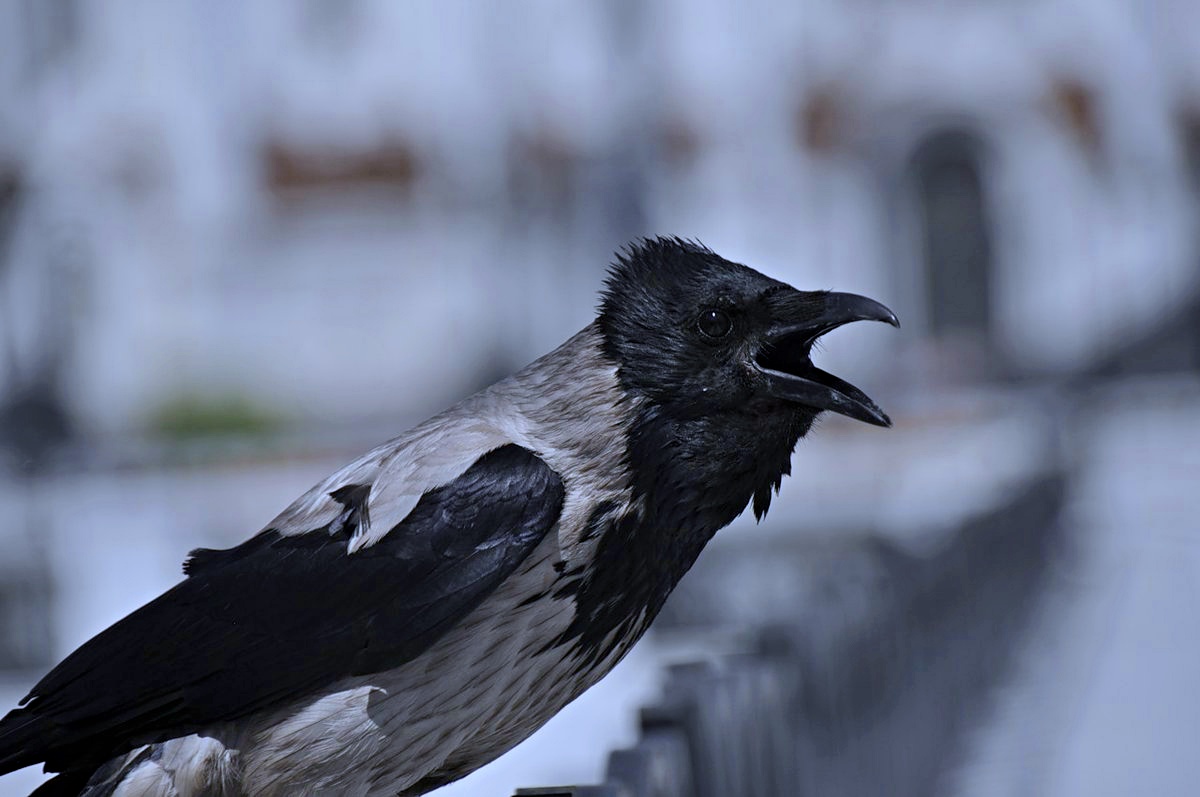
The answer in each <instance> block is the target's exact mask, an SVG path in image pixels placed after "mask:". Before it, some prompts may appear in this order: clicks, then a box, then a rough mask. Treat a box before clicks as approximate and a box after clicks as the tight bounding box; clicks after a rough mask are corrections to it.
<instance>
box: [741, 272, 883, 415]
mask: <svg viewBox="0 0 1200 797" xmlns="http://www.w3.org/2000/svg"><path fill="white" fill-rule="evenodd" d="M789 316H790V317H791V318H792V319H796V320H792V321H789V320H788V319H789ZM777 317H778V318H780V321H781V323H780V324H779V325H778V326H777V327H776V328H774V329H772V330H771V331H770V332H769V333H768V335H767V343H766V345H765V346H764V347H763V350H762V351H761V352H760V353H759V355H758V357H757V358H755V367H756V368H757V370H758V371H759V372H760V373H761V375H762V378H763V380H764V382H765V390H766V392H767V393H768V394H769V395H771V396H774V397H775V398H779V399H783V400H784V401H790V402H793V403H796V404H802V405H804V406H806V407H811V408H812V409H816V410H829V411H830V412H836V413H838V414H839V415H845V416H846V417H848V418H854V419H855V420H859V421H863V422H865V423H870V424H874V425H875V426H891V425H892V421H891V419H890V418H889V417H888V416H887V413H885V412H884V411H883V410H881V409H880V408H879V406H878V405H877V404H876V403H875V402H874V401H872V400H871V399H870V398H869V397H868V396H867V394H866V393H864V392H862V391H861V390H859V389H858V388H857V387H855V386H854V385H852V384H850V383H849V382H844V381H842V380H841V379H839V378H837V377H836V376H834V375H833V374H829V373H826V372H825V371H822V370H821V369H819V368H817V367H816V366H814V365H813V364H812V360H811V359H810V355H811V353H812V346H813V343H814V342H815V341H816V340H817V338H819V337H821V336H822V335H824V334H825V333H827V332H829V331H831V330H834V329H837V328H838V327H840V326H842V325H843V324H848V323H850V322H851V321H883V322H885V323H888V324H891V325H892V326H894V327H898V326H900V321H899V320H898V319H897V318H896V314H895V313H893V312H892V311H891V310H889V309H888V308H887V307H884V306H883V305H882V304H880V303H879V302H877V301H875V300H874V299H868V298H866V297H865V296H857V295H855V294H853V293H825V294H816V295H814V294H804V293H801V292H800V291H796V292H795V297H793V298H784V299H783V300H782V301H781V302H780V305H779V307H778V310H777ZM801 319H802V320H801Z"/></svg>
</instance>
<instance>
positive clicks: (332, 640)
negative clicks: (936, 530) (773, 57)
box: [0, 238, 897, 797]
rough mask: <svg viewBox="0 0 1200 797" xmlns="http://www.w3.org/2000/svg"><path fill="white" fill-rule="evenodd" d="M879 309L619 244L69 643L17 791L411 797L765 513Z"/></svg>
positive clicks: (615, 656)
mask: <svg viewBox="0 0 1200 797" xmlns="http://www.w3.org/2000/svg"><path fill="white" fill-rule="evenodd" d="M858 320H874V321H885V322H887V323H890V324H893V325H897V321H896V316H895V315H894V314H893V313H892V312H891V311H890V310H888V309H887V308H886V307H884V306H883V305H881V304H879V303H878V302H875V301H872V300H871V299H866V298H863V297H861V296H855V295H851V294H845V293H829V292H804V291H798V290H796V289H794V288H792V287H790V286H788V285H786V284H784V283H782V282H778V281H776V280H773V279H770V278H768V277H765V276H763V275H762V274H759V273H758V272H756V271H754V270H752V269H750V268H747V267H746V266H743V265H739V264H736V263H732V262H730V261H728V260H725V259H723V258H721V257H719V256H718V255H716V254H714V253H713V252H712V251H710V250H708V249H706V248H704V247H703V246H701V245H699V244H697V243H692V242H688V241H682V240H679V239H674V238H658V239H653V240H646V241H642V242H640V243H637V244H633V245H631V246H630V247H628V248H627V249H626V250H625V251H624V252H622V253H621V254H620V255H619V256H618V258H617V262H616V264H615V265H614V266H613V268H612V270H611V272H610V275H609V277H608V281H607V284H606V290H605V292H604V295H603V300H602V303H601V307H600V311H599V315H598V317H597V318H596V320H595V321H593V322H592V323H591V324H589V325H588V326H587V327H585V328H584V329H583V330H582V331H581V332H579V333H578V334H577V335H575V336H574V337H572V338H571V339H570V340H568V341H567V342H566V343H564V344H563V345H562V346H560V347H559V348H558V349H556V350H555V351H553V352H551V353H550V354H547V355H545V356H544V357H542V358H541V359H539V360H537V361H535V362H534V363H532V364H531V365H529V366H527V367H526V368H525V369H523V370H522V371H520V372H518V373H517V374H515V375H513V376H511V377H509V378H507V379H505V380H503V381H501V382H498V383H497V384H495V385H493V386H491V387H489V388H487V389H486V390H483V391H482V392H480V393H478V394H476V395H474V396H471V397H470V398H467V399H465V400H464V401H462V402H461V403H459V404H457V405H456V406H454V407H452V408H450V409H448V410H446V411H445V412H443V413H441V414H440V415H437V416H435V417H433V418H431V419H430V420H428V421H426V422H424V423H422V424H421V425H419V426H417V427H416V428H414V429H412V430H410V431H408V432H406V433H405V434H402V435H401V436H399V437H397V438H395V439H394V440H391V441H389V442H387V443H384V444H383V445H381V446H379V447H378V448H376V449H375V450H373V451H371V452H369V453H367V454H366V455H364V456H362V457H361V458H359V459H358V460H356V461H354V462H352V463H350V464H349V465H347V466H346V467H344V468H343V469H341V470H340V471H338V472H337V473H335V474H333V475H332V476H330V477H329V478H327V479H326V480H325V481H323V482H321V483H320V484H318V485H317V486H316V487H314V488H313V489H311V490H310V491H308V492H307V493H305V494H304V495H303V496H301V497H300V498H299V499H298V500H297V501H296V502H295V503H293V504H292V505H291V506H289V507H288V508H287V509H285V510H284V511H283V512H282V513H281V514H280V515H279V516H278V517H276V518H275V519H274V520H272V521H271V522H270V523H268V524H267V526H266V528H265V529H264V530H263V531H261V532H259V533H258V534H257V535H255V536H254V537H251V538H250V539H249V540H247V541H246V542H244V543H242V544H241V545H238V546H237V547H234V548H230V549H228V550H207V549H200V550H196V551H193V552H192V553H191V555H190V556H189V558H188V560H187V562H186V563H185V564H184V567H183V569H184V573H185V574H186V578H185V579H184V580H183V581H182V582H181V583H179V584H178V585H177V586H175V587H174V588H172V589H170V590H169V591H167V592H166V593H165V594H163V595H162V596H160V597H159V598H156V599H155V600H153V601H151V602H150V603H148V604H147V605H145V606H143V607H142V608H140V609H138V610H137V611H135V612H133V613H132V614H130V615H129V616H128V617H126V618H125V619H123V620H121V621H119V622H118V623H116V624H115V625H113V626H112V627H110V628H109V629H107V630H106V631H103V632H101V633H100V634H98V635H97V636H96V637H95V638H93V639H92V640H90V641H89V642H87V643H86V644H84V645H83V646H82V647H80V648H79V649H78V650H76V651H75V652H74V653H72V654H71V655H70V656H68V657H67V658H66V660H65V661H63V662H62V663H61V664H59V665H58V666H57V667H56V668H54V670H52V671H51V672H50V674H49V675H47V676H46V677H45V678H43V679H42V680H41V681H40V682H39V683H38V684H37V685H36V686H34V687H33V690H32V691H31V692H30V693H29V695H28V696H27V697H26V698H25V699H24V700H23V701H21V707H20V708H17V709H15V710H13V711H12V712H10V713H9V714H8V715H7V716H6V717H4V719H3V720H0V773H4V772H9V771H11V770H14V769H17V768H19V767H24V766H28V765H30V764H35V763H43V762H44V764H45V766H46V769H47V771H50V772H57V773H61V774H59V775H58V776H57V777H56V778H54V779H52V780H51V781H48V782H47V783H46V784H45V785H44V786H43V787H42V788H41V789H39V790H38V792H37V793H38V794H42V795H51V794H63V795H66V794H72V795H78V794H83V795H88V797H101V796H102V795H117V796H119V797H135V796H140V795H179V797H187V796H188V795H201V794H203V795H235V794H236V795H241V794H254V795H307V794H349V795H401V797H410V796H411V795H419V794H425V793H426V792H428V791H431V790H433V789H435V788H437V787H439V786H442V785H444V784H446V783H449V782H451V781H454V780H457V779H458V778H461V777H463V776H464V775H466V774H468V773H470V772H471V771H473V770H475V769H477V768H478V767H480V766H482V765H484V764H486V763H488V762H489V761H491V760H493V759H495V758H496V757H497V756H499V755H501V754H502V753H504V752H505V751H507V750H509V749H510V748H512V747H513V746H514V745H516V744H517V743H518V742H520V741H521V740H522V739H524V738H526V737H527V736H529V735H530V734H531V733H533V732H534V731H535V730H536V729H537V728H539V727H540V726H541V725H542V724H544V723H545V722H546V721H547V720H549V719H550V718H551V717H552V716H554V714H555V713H557V712H558V711H559V710H560V709H561V708H562V707H563V706H565V705H566V704H567V703H569V702H570V701H571V700H573V699H574V698H575V697H577V696H578V695H579V694H580V693H582V692H583V691H584V690H586V689H587V688H588V687H590V686H591V685H592V684H594V683H596V681H597V680H599V679H600V678H602V677H603V676H604V675H605V673H607V672H608V671H609V670H610V669H612V667H613V666H614V665H615V664H616V663H617V662H618V661H620V660H621V657H622V656H624V655H625V654H626V653H627V652H628V651H629V649H630V647H631V646H632V645H633V644H634V643H635V642H637V640H638V639H639V638H640V637H641V636H642V634H643V633H644V632H645V631H646V628H647V627H648V626H649V625H650V623H651V621H653V619H654V617H655V615H656V614H657V613H658V611H659V609H660V608H661V607H662V605H663V601H665V600H666V598H667V596H668V595H669V594H670V592H671V590H672V589H673V588H674V587H675V584H676V583H677V582H678V581H679V579H680V578H681V577H682V576H683V574H684V573H686V572H687V570H688V568H690V567H691V565H692V563H693V562H694V561H695V560H696V557H697V556H698V555H699V554H700V551H701V550H702V549H703V548H704V545H705V543H707V542H708V540H709V539H710V538H711V537H712V536H713V534H715V533H716V532H717V530H718V529H720V528H722V527H724V526H726V525H728V524H729V522H730V521H732V520H733V519H734V518H735V517H736V516H737V515H738V514H739V513H741V512H742V510H743V509H745V508H746V507H747V506H752V507H753V511H754V514H755V515H756V516H758V517H760V518H761V517H762V515H763V514H765V513H766V511H767V509H768V507H769V506H770V504H771V496H772V493H773V492H778V490H779V486H780V481H781V480H782V478H783V476H784V475H786V474H787V473H788V472H789V470H790V457H791V453H792V450H793V448H794V447H795V445H796V442H797V441H798V440H799V439H800V438H801V437H802V436H804V434H805V433H807V432H808V430H809V429H810V428H811V426H812V424H813V420H814V419H815V418H816V417H817V415H818V414H819V413H821V412H822V411H826V410H828V411H832V412H836V413H840V414H842V415H846V416H849V417H851V418H856V419H858V420H861V421H865V422H867V423H871V424H875V425H878V426H888V425H890V423H891V422H890V421H889V420H888V417H887V416H886V415H885V414H884V413H883V411H882V410H880V409H879V407H877V406H876V405H875V403H874V402H873V401H871V399H869V398H868V397H867V396H866V395H865V394H864V393H863V392H862V391H861V390H859V389H858V388H856V387H854V386H853V385H850V384H848V383H847V382H843V381H842V380H841V379H838V378H837V377H835V376H832V375H830V374H828V373H825V372H824V371H821V370H820V369H818V368H816V367H815V366H814V365H813V364H812V361H811V360H810V358H809V354H810V352H811V350H812V347H813V343H814V342H815V341H816V340H817V338H819V337H820V336H822V335H824V334H825V333H827V332H829V331H830V330H832V329H834V328H836V327H838V326H841V325H842V324H845V323H848V322H850V321H858Z"/></svg>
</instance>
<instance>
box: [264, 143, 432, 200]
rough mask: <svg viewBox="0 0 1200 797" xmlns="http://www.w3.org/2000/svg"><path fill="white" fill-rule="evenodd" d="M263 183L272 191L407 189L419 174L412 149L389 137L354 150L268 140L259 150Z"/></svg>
mask: <svg viewBox="0 0 1200 797" xmlns="http://www.w3.org/2000/svg"><path fill="white" fill-rule="evenodd" d="M263 162H264V169H265V172H266V180H267V187H268V188H269V190H270V191H271V192H272V193H274V194H294V193H298V192H305V191H313V190H345V189H353V188H361V187H367V186H379V187H392V188H399V189H402V190H406V191H407V190H408V189H409V188H411V187H412V185H413V183H415V182H416V180H417V179H418V178H419V177H420V175H421V162H420V158H419V157H418V155H417V153H416V151H415V149H414V148H413V147H411V146H409V145H408V144H407V143H405V142H403V141H395V140H393V141H389V142H386V143H384V144H382V145H380V146H378V147H376V148H374V149H364V150H358V151H335V150H320V151H313V150H304V149H301V148H298V147H294V146H292V145H290V144H288V143H285V142H282V141H279V140H271V141H268V142H267V144H266V146H265V147H264V151H263Z"/></svg>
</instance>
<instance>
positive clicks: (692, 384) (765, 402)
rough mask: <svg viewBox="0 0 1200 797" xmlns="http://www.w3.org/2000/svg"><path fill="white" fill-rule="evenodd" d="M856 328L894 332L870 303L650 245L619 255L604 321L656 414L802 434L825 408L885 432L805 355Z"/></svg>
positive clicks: (878, 419)
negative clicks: (878, 324) (880, 325)
mask: <svg viewBox="0 0 1200 797" xmlns="http://www.w3.org/2000/svg"><path fill="white" fill-rule="evenodd" d="M860 320H872V321H886V322H887V323H889V324H892V325H894V326H898V325H899V322H898V321H897V320H896V316H895V314H894V313H892V311H891V310H889V309H888V308H886V307H884V306H883V305H882V304H880V303H879V302H876V301H873V300H871V299H867V298H865V297H862V296H855V295H853V294H848V293H829V292H825V291H817V292H806V291H798V290H796V289H795V288H793V287H791V286H790V285H787V284H785V283H783V282H779V281H778V280H773V279H771V278H770V277H766V276H763V275H762V274H759V273H758V272H757V271H755V270H753V269H751V268H748V267H746V266H743V265H740V264H738V263H731V262H730V261H728V260H725V259H724V258H722V257H720V256H718V255H716V254H715V253H713V252H712V251H710V250H708V249H706V248H705V247H703V246H701V245H699V244H695V243H690V242H687V241H681V240H679V239H673V238H656V239H652V240H647V241H643V242H641V243H639V244H635V245H633V246H631V247H629V248H628V249H627V250H625V251H624V252H623V253H622V254H621V256H620V257H619V259H618V262H617V263H616V265H615V266H614V267H613V269H612V272H611V274H610V275H609V279H608V283H607V289H606V291H605V294H604V299H603V303H602V306H601V311H600V319H599V323H600V328H601V330H602V331H603V333H604V340H605V346H606V348H607V351H608V354H609V355H610V356H611V357H612V358H613V359H614V360H616V362H617V364H618V366H619V373H620V378H621V381H622V383H623V384H624V385H625V387H626V389H628V390H631V391H633V392H635V393H637V394H639V395H641V396H644V397H645V398H647V399H649V401H650V402H651V403H653V404H654V405H656V406H657V407H659V408H661V410H662V411H663V412H665V413H667V414H669V415H671V416H673V417H676V418H688V417H709V418H712V417H719V416H723V415H727V414H729V413H737V414H739V415H743V416H745V415H747V414H750V415H753V416H755V417H759V418H761V419H763V420H764V421H769V422H781V423H782V425H783V428H786V429H787V430H789V431H792V432H793V433H795V432H798V433H799V434H803V433H804V432H805V431H807V430H808V427H809V426H810V425H811V424H812V421H813V419H814V418H815V417H816V416H817V414H818V413H820V412H821V411H823V410H830V411H832V412H836V413H840V414H842V415H846V416H849V417H851V418H856V419H858V420H860V421H866V422H867V423H872V424H876V425H878V426H890V425H891V421H890V420H889V419H888V416H887V415H886V414H884V412H883V410H881V409H880V408H879V407H878V406H876V404H875V402H873V401H872V400H871V399H870V398H868V397H867V395H866V394H865V393H863V392H862V391H861V390H859V389H858V388H857V387H855V386H854V385H851V384H849V383H848V382H844V381H842V380H841V379H838V378H837V377H836V376H833V375H832V374H828V373H826V372H825V371H822V370H821V369H819V368H817V367H816V366H814V365H813V364H812V360H811V359H810V356H809V355H810V354H811V352H812V347H813V343H814V342H815V341H816V340H817V338H819V337H821V336H822V335H824V334H825V333H826V332H829V331H830V330H832V329H835V328H837V327H839V326H841V325H843V324H846V323H849V322H851V321H860ZM792 442H793V444H794V442H795V441H794V440H793V441H792Z"/></svg>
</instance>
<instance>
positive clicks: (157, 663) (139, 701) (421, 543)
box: [0, 445, 563, 773]
mask: <svg viewBox="0 0 1200 797" xmlns="http://www.w3.org/2000/svg"><path fill="white" fill-rule="evenodd" d="M366 494H367V488H366V487H359V486H355V485H347V486H346V487H343V488H342V489H340V490H338V491H337V494H335V495H334V497H335V498H336V499H337V500H339V501H341V502H342V503H343V504H345V505H347V507H348V508H351V509H353V507H354V506H355V504H356V502H357V504H358V505H361V506H362V507H363V508H362V510H361V511H365V498H366ZM562 501H563V483H562V480H561V478H560V477H559V476H558V474H556V473H555V472H554V471H553V470H551V469H550V467H549V466H548V465H546V463H545V462H543V461H542V460H541V459H539V458H538V457H536V456H535V455H534V454H532V453H530V452H529V451H528V450H526V449H524V448H521V447H519V446H516V445H507V446H503V447H501V448H498V449H496V450H494V451H491V452H490V453H487V454H485V455H484V456H482V457H481V458H480V459H479V460H477V461H476V462H475V464H473V465H472V466H471V467H470V468H469V469H468V470H467V471H466V472H465V473H463V475H462V476H460V477H459V478H457V479H456V480H454V481H453V482H451V483H450V484H447V485H445V486H444V487H440V488H437V489H435V490H431V491H430V492H428V493H426V494H425V495H424V496H423V497H422V498H421V500H420V502H419V503H418V504H417V505H416V507H415V508H414V509H413V510H412V512H411V513H409V515H408V516H407V517H406V518H405V519H404V520H403V521H402V522H401V523H399V524H398V525H397V526H396V527H395V528H393V529H391V530H390V531H389V533H388V534H387V535H386V536H384V537H383V538H382V539H381V540H380V541H378V542H376V543H375V544H374V545H372V546H369V547H366V548H363V549H361V550H358V551H356V552H355V553H353V554H347V544H348V542H349V536H348V535H349V532H350V530H351V528H352V527H353V525H354V524H352V523H343V524H340V530H338V531H337V533H332V532H331V531H330V529H329V528H328V527H326V528H323V529H317V530H314V531H313V532H310V533H306V534H300V535H295V536H283V535H280V534H279V533H277V532H276V531H274V530H270V529H268V530H267V531H264V532H263V533H261V534H259V535H258V536H256V537H254V538H253V539H251V540H249V541H247V542H246V543H244V544H242V545H240V546H238V547H236V548H232V549H229V550H227V551H198V552H196V553H195V554H193V557H192V559H191V560H190V561H189V563H188V565H187V567H186V569H187V572H188V574H189V577H188V578H187V579H186V580H185V581H183V582H182V583H180V584H179V585H177V586H175V587H174V588H173V589H171V590H170V591H168V592H167V593H165V594H164V595H162V596H161V597H159V598H157V599H155V600H154V601H152V602H150V603H149V604H147V605H145V606H143V607H142V608H140V609H138V610H137V611H135V612H134V613H133V614H131V615H129V616H128V617H126V618H125V619H123V620H121V621H120V622H118V623H116V624H115V625H113V626H112V627H111V628H109V629H108V630H106V631H103V632H102V633H100V634H99V635H97V636H96V637H95V638H93V639H92V640H91V641H89V642H87V643H86V644H84V645H83V646H82V647H80V648H79V649H78V650H77V651H75V652H74V653H72V654H71V655H70V656H68V657H67V659H66V660H65V661H63V662H62V664H60V665H59V666H58V667H56V668H55V669H54V670H53V671H52V672H51V673H50V674H49V675H47V676H46V677H45V678H44V679H42V681H41V682H40V683H38V685H37V686H35V687H34V688H33V691H32V692H31V693H30V695H29V696H28V697H26V698H25V700H24V701H22V703H23V704H25V703H27V704H28V705H26V706H25V707H24V708H20V709H16V710H15V711H13V712H11V713H10V714H9V715H8V716H7V717H5V718H4V719H3V720H0V773H3V772H8V771H11V770H13V769H17V768H20V767H23V766H27V765H29V764H33V763H37V762H39V761H45V762H46V766H47V769H49V770H64V769H80V768H82V767H85V766H94V765H97V764H99V763H100V762H102V761H104V760H107V759H108V758H110V757H112V756H114V755H117V754H120V753H123V752H126V751H128V750H130V749H132V748H133V747H135V746H136V745H138V744H144V743H146V742H149V741H156V740H162V739H166V738H171V737H173V736H179V735H183V734H186V733H191V732H194V731H196V730H200V729H202V728H204V727H205V726H208V725H211V724H213V723H216V722H220V721H223V720H228V719H233V718H236V717H239V716H243V715H245V714H248V713H250V712H253V711H255V710H258V709H262V708H265V707H267V706H271V705H273V704H277V703H279V702H281V701H284V700H287V699H289V698H292V697H295V696H298V695H302V694H304V693H305V692H307V691H309V690H313V689H316V688H319V687H321V686H324V685H327V684H330V683H332V682H334V681H336V680H337V679H339V678H341V677H344V676H348V675H357V674H365V673H372V672H379V671H382V670H386V669H390V668H392V667H396V666H398V665H400V664H403V663H404V662H406V661H409V660H410V659H412V658H414V657H415V656H417V655H418V654H420V653H421V652H422V651H424V650H425V649H426V648H428V647H429V646H430V645H431V644H433V642H435V641H436V640H437V639H438V638H439V637H440V636H441V635H442V634H444V633H445V632H446V631H447V630H449V629H450V628H451V627H452V626H453V625H454V624H455V623H456V622H458V621H459V620H460V619H461V618H462V617H463V616H465V615H466V614H468V613H469V612H470V611H471V610H472V609H474V608H475V607H476V606H478V605H479V603H480V602H481V601H483V599H484V598H486V597H487V596H488V595H489V594H490V593H491V592H492V591H493V590H494V589H495V588H496V587H497V586H498V585H499V584H500V583H501V582H502V581H503V580H504V579H505V578H506V577H508V575H509V574H511V573H512V572H513V570H514V569H516V567H517V565H518V564H519V563H520V562H521V561H522V560H523V559H524V558H525V557H526V556H527V555H528V554H529V552H530V551H532V550H533V549H534V548H535V547H536V546H537V544H538V543H539V542H540V541H541V540H542V538H543V537H544V536H545V535H546V533H547V532H548V531H549V530H550V529H551V528H552V527H553V526H554V524H555V523H556V522H557V521H558V518H559V513H560V510H561V508H562Z"/></svg>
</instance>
